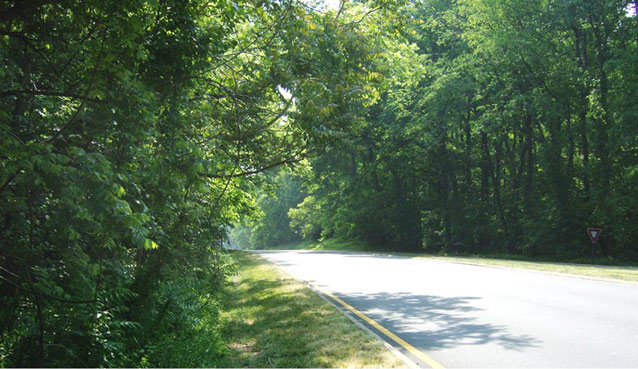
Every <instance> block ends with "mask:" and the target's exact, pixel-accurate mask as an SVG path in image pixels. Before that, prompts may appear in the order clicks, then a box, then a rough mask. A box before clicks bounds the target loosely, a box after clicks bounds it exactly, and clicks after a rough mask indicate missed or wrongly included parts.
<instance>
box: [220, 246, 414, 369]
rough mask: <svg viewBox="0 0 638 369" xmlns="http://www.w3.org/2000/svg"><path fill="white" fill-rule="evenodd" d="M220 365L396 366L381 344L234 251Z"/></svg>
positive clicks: (262, 263)
mask: <svg viewBox="0 0 638 369" xmlns="http://www.w3.org/2000/svg"><path fill="white" fill-rule="evenodd" d="M233 256H234V257H235V259H236V260H237V263H238V267H239V271H238V274H237V275H236V276H235V277H234V278H233V281H232V284H231V287H230V289H229V291H228V293H227V296H226V299H225V300H226V301H225V303H224V305H225V306H224V309H223V310H224V313H223V314H222V334H223V336H224V337H225V340H226V342H227V344H228V349H227V351H226V353H225V355H224V357H223V359H222V361H221V363H220V365H219V366H220V367H254V368H262V367H292V368H295V367H296V368H304V367H317V368H337V367H401V366H404V364H403V362H402V361H400V360H399V359H398V358H397V357H396V356H394V354H392V353H391V352H390V351H388V350H387V349H386V348H385V347H384V346H383V344H381V343H380V342H379V341H377V340H376V339H375V338H373V337H372V336H370V335H369V334H368V333H366V332H364V331H362V330H361V329H359V328H358V327H357V326H356V325H354V324H353V323H352V322H351V321H350V320H348V319H347V318H346V317H345V316H344V315H343V314H342V313H341V312H339V311H338V310H337V309H336V308H335V307H334V306H332V305H331V304H329V303H327V302H326V301H324V300H323V299H321V298H320V297H319V296H317V295H316V294H315V293H314V292H313V291H311V290H310V289H308V288H306V287H305V286H304V285H303V284H301V283H300V282H299V281H297V280H296V279H294V278H292V277H291V276H290V275H288V274H286V273H285V272H283V271H281V270H280V269H279V268H277V267H276V266H275V265H273V264H271V263H269V262H267V261H266V260H264V259H262V258H260V257H258V256H256V255H251V254H247V253H244V252H235V253H233Z"/></svg>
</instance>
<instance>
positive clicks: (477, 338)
mask: <svg viewBox="0 0 638 369" xmlns="http://www.w3.org/2000/svg"><path fill="white" fill-rule="evenodd" d="M259 254H260V255H261V256H262V257H265V258H267V259H269V260H271V261H273V262H276V263H277V264H279V265H280V266H281V267H282V268H283V269H284V270H285V271H286V272H288V273H289V274H291V275H292V276H294V277H295V278H298V279H300V280H304V281H308V282H313V283H314V284H316V285H317V286H319V287H321V288H322V289H324V290H327V291H329V292H331V293H332V294H334V295H335V296H337V297H339V298H340V299H342V300H344V301H345V302H346V303H348V304H350V305H352V306H353V307H354V308H356V309H357V310H359V311H361V312H362V313H364V314H365V315H367V316H368V317H370V318H371V319H373V320H374V321H376V322H378V323H379V324H380V325H382V326H383V327H385V328H387V329H388V330H389V331H391V332H392V333H394V334H395V335H397V336H399V337H400V338H401V339H403V340H405V341H406V342H408V343H409V344H410V345H412V346H414V347H415V348H417V349H418V350H420V351H421V352H423V353H424V354H426V355H427V356H429V357H430V358H432V359H434V360H435V361H437V362H438V363H440V364H441V365H442V366H443V367H446V368H454V367H517V368H518V367H562V368H568V367H569V368H571V367H605V368H607V367H638V285H633V284H622V283H609V282H604V281H596V280H588V279H581V278H574V277H569V276H560V275H553V274H545V273H539V272H533V271H525V270H519V269H506V268H495V267H487V266H475V265H469V264H459V263H451V262H445V261H439V260H431V259H415V258H406V257H399V256H388V255H374V254H363V253H340V252H310V251H263V252H260V253H259ZM415 361H418V360H415ZM418 364H419V365H420V366H422V367H427V365H425V363H423V362H421V363H418Z"/></svg>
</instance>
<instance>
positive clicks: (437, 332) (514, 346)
mask: <svg viewBox="0 0 638 369" xmlns="http://www.w3.org/2000/svg"><path fill="white" fill-rule="evenodd" d="M340 297H341V298H343V299H344V300H346V301H348V302H349V303H351V304H352V305H353V306H355V307H357V308H358V309H360V310H361V311H362V312H364V313H365V314H366V315H368V316H369V317H371V318H373V319H374V320H376V321H378V322H379V323H380V324H381V325H383V326H385V327H386V328H389V329H390V330H391V331H393V332H394V333H395V334H398V335H399V336H400V337H401V338H403V339H404V340H406V341H407V342H410V344H412V345H413V346H415V347H417V348H420V349H423V350H436V349H448V348H453V347H458V346H463V345H484V344H488V343H496V344H498V345H500V346H502V347H503V348H505V349H507V350H516V351H522V350H523V349H525V348H530V347H537V346H538V344H540V343H541V341H540V340H538V339H536V338H534V337H531V336H529V335H525V334H523V335H516V334H512V333H510V332H508V330H507V328H506V327H505V326H499V325H494V324H491V323H482V322H480V321H479V319H478V317H476V316H475V314H473V313H476V312H478V311H481V309H480V308H478V307H476V306H473V305H472V304H473V303H474V302H476V301H477V300H480V298H479V297H471V296H463V297H440V296H431V295H414V294H411V293H375V294H348V295H342V296H340ZM372 301H374V303H372Z"/></svg>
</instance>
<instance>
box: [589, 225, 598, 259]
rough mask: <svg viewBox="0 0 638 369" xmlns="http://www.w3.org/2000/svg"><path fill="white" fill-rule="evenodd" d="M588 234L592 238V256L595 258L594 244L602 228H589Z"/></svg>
mask: <svg viewBox="0 0 638 369" xmlns="http://www.w3.org/2000/svg"><path fill="white" fill-rule="evenodd" d="M587 235H588V236H589V239H590V240H591V250H590V254H591V258H592V259H593V258H594V244H595V243H596V241H598V237H600V228H587Z"/></svg>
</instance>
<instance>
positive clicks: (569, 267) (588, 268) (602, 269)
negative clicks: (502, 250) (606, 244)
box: [416, 255, 638, 282]
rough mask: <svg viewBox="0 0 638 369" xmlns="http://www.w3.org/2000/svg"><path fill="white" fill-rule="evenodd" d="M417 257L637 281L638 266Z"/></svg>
mask: <svg viewBox="0 0 638 369" xmlns="http://www.w3.org/2000/svg"><path fill="white" fill-rule="evenodd" d="M416 257H419V258H428V259H437V260H445V261H451V262H462V263H475V264H482V265H492V266H500V267H508V268H521V269H530V270H536V271H540V272H550V273H565V274H573V275H577V276H583V277H593V278H603V279H617V280H622V281H631V282H638V268H635V267H614V266H602V265H584V264H568V263H551V262H532V261H519V260H506V259H490V258H481V257H449V256H423V255H419V256H416Z"/></svg>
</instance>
